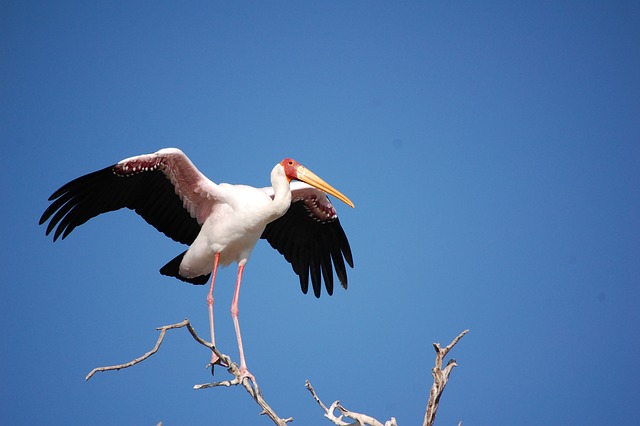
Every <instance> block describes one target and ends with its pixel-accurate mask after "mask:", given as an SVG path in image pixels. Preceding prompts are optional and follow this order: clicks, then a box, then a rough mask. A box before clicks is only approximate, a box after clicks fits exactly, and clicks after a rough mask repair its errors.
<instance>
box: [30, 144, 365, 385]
mask: <svg viewBox="0 0 640 426" xmlns="http://www.w3.org/2000/svg"><path fill="white" fill-rule="evenodd" d="M327 194H329V195H332V196H334V197H335V198H337V199H338V200H340V201H342V202H344V203H345V204H347V205H349V206H350V207H354V204H353V202H352V201H351V200H350V199H349V198H347V197H346V196H345V195H344V194H342V193H341V192H340V191H338V190H337V189H335V188H334V187H332V186H331V185H329V184H328V183H327V182H325V181H324V180H322V179H321V178H320V177H318V176H317V175H316V174H315V173H313V172H312V171H311V170H309V169H308V168H306V167H304V166H303V165H301V164H300V163H298V162H297V161H295V160H293V159H291V158H285V159H284V160H282V161H281V162H279V163H278V164H276V165H275V167H274V168H273V169H272V171H271V187H266V188H255V187H252V186H247V185H232V184H227V183H218V184H216V183H214V182H213V181H211V180H209V179H208V178H207V177H206V176H205V175H204V174H202V173H201V172H200V171H199V170H198V169H197V168H196V166H195V165H194V164H193V162H192V161H191V160H190V159H189V158H188V157H187V156H186V155H185V154H184V153H183V152H182V151H181V150H180V149H178V148H164V149H161V150H159V151H157V152H154V153H151V154H143V155H137V156H133V157H129V158H125V159H123V160H121V161H119V162H118V163H116V164H113V165H111V166H108V167H105V168H103V169H100V170H97V171H95V172H92V173H88V174H86V175H84V176H81V177H78V178H77V179H74V180H72V181H70V182H68V183H66V184H65V185H63V186H62V187H60V188H59V189H58V190H57V191H55V192H54V193H53V194H51V196H50V197H49V202H50V204H49V206H48V207H47V208H46V210H45V211H44V213H43V214H42V217H41V218H40V221H39V224H40V225H43V224H44V223H46V222H47V221H49V223H48V225H47V227H46V235H49V234H50V233H51V232H53V241H54V242H55V241H56V240H57V239H58V238H59V237H62V238H61V239H63V240H64V239H65V238H66V237H67V236H68V235H69V234H70V233H71V232H72V231H73V230H74V229H75V228H76V227H77V226H79V225H82V224H84V223H85V222H87V221H88V220H89V219H91V218H93V217H95V216H98V215H100V214H102V213H107V212H110V211H115V210H119V209H121V208H124V207H126V208H129V209H131V210H133V211H135V212H136V213H137V214H138V215H140V216H141V217H142V218H143V219H144V220H145V221H146V222H147V223H149V224H150V225H152V226H153V227H155V228H156V229H157V230H158V231H160V232H162V233H164V234H165V235H166V236H167V237H169V238H171V239H172V240H174V241H176V242H179V243H182V244H185V245H188V246H189V248H188V249H187V250H185V251H183V252H182V253H180V254H179V255H178V256H176V257H175V258H174V259H172V260H171V261H169V262H168V263H167V264H166V265H164V266H163V267H162V268H160V273H161V274H162V275H165V276H169V277H175V278H177V279H179V280H181V281H185V282H187V283H191V284H198V285H203V284H206V283H207V282H209V281H210V285H209V292H208V294H207V309H208V314H209V326H210V333H211V343H212V344H213V345H214V346H215V333H214V317H213V305H214V298H213V290H214V284H215V279H216V272H217V270H218V267H224V266H228V265H230V264H232V263H234V262H235V263H237V265H238V271H237V277H236V283H235V290H234V295H233V301H232V304H231V316H232V319H233V324H234V328H235V333H236V339H237V343H238V352H239V356H240V368H239V369H240V373H241V375H242V377H251V378H252V377H253V375H252V374H251V373H250V372H249V370H248V368H247V363H246V359H245V355H244V349H243V344H242V337H241V333H240V324H239V319H238V312H239V310H238V301H239V295H240V286H241V282H242V274H243V271H244V267H245V264H246V263H247V261H248V260H249V257H250V255H251V252H252V250H253V248H254V247H255V245H256V244H257V242H258V240H259V239H265V240H267V241H268V242H269V244H270V245H271V246H272V247H273V248H275V249H276V250H277V251H278V252H279V253H280V254H282V255H283V256H284V258H285V259H286V260H287V261H288V262H289V263H290V264H291V267H292V269H293V271H294V272H295V274H296V275H298V277H299V281H300V287H301V290H302V292H303V293H305V294H306V293H307V292H308V290H309V276H310V277H311V286H312V287H313V293H314V295H315V296H316V297H320V294H321V291H322V281H324V285H325V289H326V292H327V293H328V294H329V295H332V294H333V274H334V272H333V271H334V270H335V274H336V275H337V277H338V280H339V281H340V284H341V285H342V287H343V288H344V289H346V288H347V284H348V282H347V270H346V265H345V262H346V264H348V265H349V266H350V267H351V268H353V255H352V252H351V247H350V245H349V241H348V239H347V236H346V234H345V232H344V230H343V228H342V225H341V224H340V221H339V219H338V215H337V213H336V210H335V207H334V206H333V205H332V204H331V201H330V200H329V198H328V197H327ZM54 229H55V231H54ZM215 364H221V365H222V362H221V360H220V359H219V358H218V357H217V356H216V355H215V353H214V354H213V355H212V359H211V362H210V363H209V365H210V366H211V368H212V372H213V366H214V365H215Z"/></svg>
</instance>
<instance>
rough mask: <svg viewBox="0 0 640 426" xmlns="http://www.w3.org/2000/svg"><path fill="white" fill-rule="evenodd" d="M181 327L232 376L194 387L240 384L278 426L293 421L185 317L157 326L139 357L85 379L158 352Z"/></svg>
mask: <svg viewBox="0 0 640 426" xmlns="http://www.w3.org/2000/svg"><path fill="white" fill-rule="evenodd" d="M182 327H186V328H187V330H189V333H190V334H191V336H192V337H193V338H194V339H195V340H196V341H197V342H198V343H200V344H201V345H203V346H206V347H207V348H209V349H211V350H212V351H213V352H214V353H215V354H216V355H217V356H218V357H219V358H220V360H221V362H222V364H223V365H224V366H227V371H228V372H229V373H231V374H232V375H233V376H234V378H233V380H225V381H221V382H214V383H206V384H202V385H195V386H194V389H206V388H212V387H218V386H225V387H229V386H236V385H242V386H244V388H245V389H246V390H247V392H248V393H249V395H251V397H252V398H253V400H254V401H255V402H256V403H257V404H258V405H259V406H260V407H261V408H262V412H261V413H260V414H266V415H267V416H269V418H270V419H271V420H273V422H274V423H275V424H277V425H278V426H285V425H286V424H287V423H288V422H291V421H293V418H291V417H290V418H288V419H282V418H280V417H279V416H278V415H277V414H276V413H275V411H274V410H273V409H272V408H271V407H270V406H269V404H267V402H266V401H265V400H264V398H263V397H262V393H261V392H260V388H259V387H258V383H257V382H256V380H255V378H253V377H248V376H243V375H242V374H241V373H240V368H238V365H237V364H236V363H235V362H233V361H231V358H230V357H229V356H227V355H225V354H223V353H221V352H220V351H218V349H216V347H215V346H213V344H211V343H209V342H207V341H205V340H204V339H202V338H200V336H198V334H197V333H196V331H195V330H194V328H193V326H192V325H191V323H190V322H189V320H187V319H185V320H184V321H182V322H179V323H176V324H170V325H165V326H162V327H159V328H158V329H157V330H160V336H158V340H157V341H156V344H155V346H154V347H153V349H151V350H150V351H149V352H147V353H146V354H144V355H142V356H141V357H139V358H136V359H134V360H132V361H129V362H127V363H124V364H118V365H110V366H106V367H98V368H94V369H93V370H91V372H90V373H89V374H88V375H87V377H86V378H85V380H89V379H90V378H91V377H92V376H93V375H94V374H95V373H97V372H99V371H112V370H120V369H123V368H128V367H131V366H134V365H136V364H138V363H140V362H142V361H144V360H145V359H147V358H149V357H150V356H151V355H153V354H155V353H156V352H158V349H159V348H160V345H161V344H162V342H163V341H164V337H165V335H166V334H167V330H171V329H175V328H182Z"/></svg>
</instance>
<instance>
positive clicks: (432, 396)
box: [422, 330, 469, 426]
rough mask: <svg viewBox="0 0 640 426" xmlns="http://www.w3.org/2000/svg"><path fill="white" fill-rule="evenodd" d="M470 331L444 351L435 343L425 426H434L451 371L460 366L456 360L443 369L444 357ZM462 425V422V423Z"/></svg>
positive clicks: (464, 332)
mask: <svg viewBox="0 0 640 426" xmlns="http://www.w3.org/2000/svg"><path fill="white" fill-rule="evenodd" d="M468 332H469V330H465V331H463V332H462V333H460V334H458V336H457V337H456V338H455V339H453V342H451V343H450V344H449V345H448V346H446V347H445V348H444V349H442V348H441V347H440V343H434V344H433V348H434V349H435V350H436V365H435V367H433V369H432V370H431V372H432V374H433V385H432V386H431V390H430V392H429V401H428V402H427V410H426V412H425V415H424V421H423V423H422V425H423V426H433V422H434V421H435V419H436V413H437V412H438V405H439V404H440V396H442V392H443V391H444V388H445V386H446V385H447V382H448V381H449V375H450V374H451V370H453V367H456V366H457V365H458V364H457V363H456V360H455V359H453V358H452V359H450V360H449V361H448V362H447V365H446V366H445V367H444V370H443V369H442V362H443V360H444V357H445V356H447V354H448V353H449V351H450V350H451V349H453V347H454V346H455V345H456V343H458V341H460V339H462V337H463V336H464V335H465V334H467V333H468ZM460 424H462V422H460Z"/></svg>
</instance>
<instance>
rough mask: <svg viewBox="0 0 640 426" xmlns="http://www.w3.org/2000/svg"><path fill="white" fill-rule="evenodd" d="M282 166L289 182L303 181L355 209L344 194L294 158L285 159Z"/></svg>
mask: <svg viewBox="0 0 640 426" xmlns="http://www.w3.org/2000/svg"><path fill="white" fill-rule="evenodd" d="M280 164H281V165H282V167H283V168H284V174H285V175H286V176H287V179H289V182H291V180H293V179H295V180H299V181H302V182H304V183H308V184H309V185H311V186H313V187H314V188H317V189H319V190H321V191H324V192H326V193H327V194H329V195H333V196H334V197H336V198H337V199H338V200H340V201H342V202H343V203H345V204H347V205H349V206H351V207H354V205H353V202H352V201H351V200H350V199H349V198H347V197H346V196H345V195H344V194H343V193H342V192H340V191H338V190H337V189H335V188H334V187H333V186H331V185H329V184H328V183H327V182H325V181H324V180H322V179H321V178H320V177H319V176H318V175H316V174H315V173H313V172H312V171H311V170H309V169H307V168H306V167H305V166H303V165H302V164H300V163H298V162H297V161H296V160H294V159H292V158H285V159H284V160H282V161H281V162H280Z"/></svg>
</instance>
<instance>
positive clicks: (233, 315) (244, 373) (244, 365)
mask: <svg viewBox="0 0 640 426" xmlns="http://www.w3.org/2000/svg"><path fill="white" fill-rule="evenodd" d="M243 271H244V265H239V266H238V278H237V280H236V289H235V291H234V293H233V303H232V304H231V318H233V326H234V327H235V329H236V338H237V339H238V352H239V353H240V373H241V374H242V376H243V377H253V376H252V375H251V373H249V370H247V362H246V361H245V359H244V349H243V347H242V335H241V334H240V322H239V321H238V313H239V311H238V299H239V298H240V284H241V283H242V272H243Z"/></svg>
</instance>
